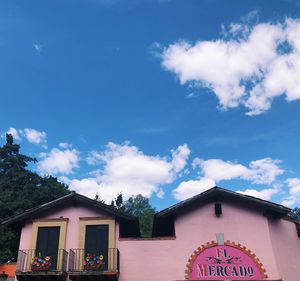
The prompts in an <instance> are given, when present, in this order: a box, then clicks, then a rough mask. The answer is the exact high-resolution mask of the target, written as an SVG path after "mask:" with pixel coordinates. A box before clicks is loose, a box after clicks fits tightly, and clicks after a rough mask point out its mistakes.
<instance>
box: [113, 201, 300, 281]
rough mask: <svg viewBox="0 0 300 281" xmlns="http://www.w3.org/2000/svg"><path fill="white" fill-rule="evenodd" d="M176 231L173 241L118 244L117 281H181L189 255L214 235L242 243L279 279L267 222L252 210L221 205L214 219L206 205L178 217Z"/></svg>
mask: <svg viewBox="0 0 300 281" xmlns="http://www.w3.org/2000/svg"><path fill="white" fill-rule="evenodd" d="M175 231H176V239H175V240H160V241H127V240H125V241H124V240H123V241H122V240H120V241H118V243H117V246H118V248H119V250H120V252H121V255H122V260H121V266H122V268H121V279H120V280H121V281H150V280H160V281H170V280H179V279H181V280H183V279H184V278H185V269H186V264H187V261H188V259H189V258H190V256H191V254H192V253H193V252H194V251H195V250H196V249H197V248H198V247H199V246H201V245H202V244H205V243H206V242H209V241H212V240H216V238H215V235H216V233H224V236H225V240H230V241H234V242H237V243H241V244H242V245H244V246H246V247H247V248H249V249H250V250H251V251H253V252H254V253H255V254H256V255H257V257H258V258H259V259H260V261H261V262H262V263H263V264H264V266H265V268H266V270H267V274H268V276H269V278H270V279H276V278H278V277H279V273H278V269H277V266H276V262H275V257H274V252H273V248H272V242H271V239H270V235H269V225H268V221H267V219H266V218H265V217H264V216H262V214H261V213H257V212H256V211H255V210H250V211H249V209H244V208H242V207H235V206H232V205H229V204H225V203H224V204H223V214H222V216H221V217H220V218H217V217H216V216H215V214H214V205H213V204H208V205H206V206H202V207H200V208H198V209H196V210H193V211H190V212H188V213H186V214H183V215H182V216H180V217H179V218H178V219H177V220H176V221H175ZM299 250H300V248H299ZM139 268H143V270H142V271H140V270H137V269H139ZM298 274H299V276H300V269H299V270H298ZM149 276H151V279H149V278H150V277H149ZM291 281H298V280H291Z"/></svg>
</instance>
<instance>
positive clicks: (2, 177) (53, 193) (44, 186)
mask: <svg viewBox="0 0 300 281" xmlns="http://www.w3.org/2000/svg"><path fill="white" fill-rule="evenodd" d="M35 162H37V160H36V159H35V158H33V157H29V156H26V155H23V154H21V153H20V145H19V144H14V139H13V136H12V135H10V134H7V135H6V143H5V144H4V145H3V146H2V147H0V194H1V196H0V221H1V220H3V219H5V218H7V217H10V216H13V215H16V214H19V213H22V212H24V211H25V210H27V209H30V208H33V207H36V206H38V205H41V204H43V203H46V202H49V201H51V200H54V199H57V198H59V197H61V196H64V195H66V194H68V193H69V190H68V187H67V186H66V185H65V184H63V183H60V182H59V181H58V180H57V179H56V178H55V177H52V176H47V177H42V176H40V175H38V174H37V173H35V172H32V171H30V170H29V169H28V168H27V167H28V165H29V163H35ZM18 244H19V234H18V231H13V230H11V229H7V228H6V227H4V226H0V262H1V261H2V262H5V261H7V260H13V259H15V258H16V254H17V249H18Z"/></svg>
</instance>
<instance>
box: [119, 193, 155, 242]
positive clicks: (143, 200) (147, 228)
mask: <svg viewBox="0 0 300 281" xmlns="http://www.w3.org/2000/svg"><path fill="white" fill-rule="evenodd" d="M124 207H125V212H128V213H129V214H131V215H134V216H136V217H138V218H139V223H140V230H141V236H142V237H151V235H152V224H153V217H154V214H155V209H154V208H153V207H152V206H151V204H150V202H149V199H148V198H147V197H144V196H143V195H141V194H138V195H136V196H132V197H130V198H129V199H128V200H127V201H126V202H125V203H124Z"/></svg>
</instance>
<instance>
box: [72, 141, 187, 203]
mask: <svg viewBox="0 0 300 281" xmlns="http://www.w3.org/2000/svg"><path fill="white" fill-rule="evenodd" d="M189 153H190V150H189V148H188V146H187V145H185V144H184V145H181V146H179V147H178V148H177V149H175V150H172V151H171V154H172V157H170V158H171V159H169V158H167V157H161V156H158V155H157V156H151V155H145V154H144V153H143V152H142V151H140V150H139V149H138V148H137V147H136V146H133V145H130V144H129V143H128V142H126V143H124V144H122V145H119V144H115V143H113V142H110V143H108V144H107V146H106V148H105V150H103V151H92V152H91V153H90V155H89V156H88V159H87V161H88V163H90V164H100V165H102V167H101V168H100V169H98V170H96V171H95V173H92V174H91V176H92V177H90V178H86V179H82V180H77V179H76V180H73V181H71V184H70V187H71V188H73V189H75V190H77V191H78V192H80V193H82V194H85V195H87V196H90V197H93V196H95V194H96V192H98V194H99V196H100V197H101V198H102V199H104V200H106V201H108V202H109V200H111V199H112V198H114V197H115V196H116V195H117V193H119V192H120V191H121V192H122V193H123V196H124V198H125V199H126V198H128V197H130V196H131V195H137V194H142V195H144V196H146V197H150V196H151V195H152V194H156V195H157V196H158V197H159V198H162V197H163V195H164V191H163V189H162V185H165V184H169V183H172V182H173V181H174V180H175V179H176V178H178V177H179V176H180V172H181V171H182V170H183V169H184V167H185V165H186V161H187V159H188V156H189Z"/></svg>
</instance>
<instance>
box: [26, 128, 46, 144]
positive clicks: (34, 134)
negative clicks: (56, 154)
mask: <svg viewBox="0 0 300 281" xmlns="http://www.w3.org/2000/svg"><path fill="white" fill-rule="evenodd" d="M22 134H23V135H24V137H25V138H26V139H27V141H28V142H30V143H34V144H45V143H46V142H47V134H46V133H45V132H42V131H37V130H35V129H29V128H25V129H24V130H23V131H22Z"/></svg>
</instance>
